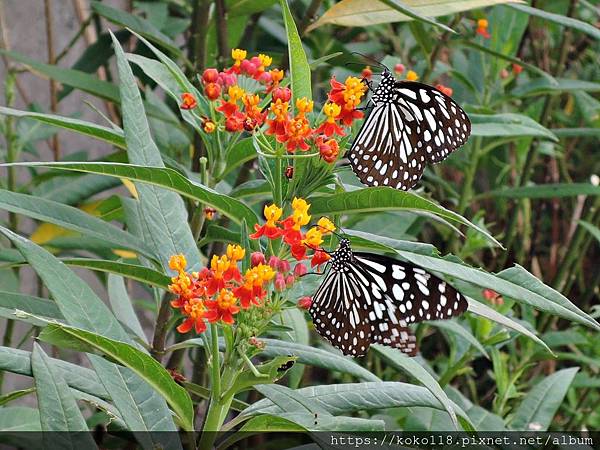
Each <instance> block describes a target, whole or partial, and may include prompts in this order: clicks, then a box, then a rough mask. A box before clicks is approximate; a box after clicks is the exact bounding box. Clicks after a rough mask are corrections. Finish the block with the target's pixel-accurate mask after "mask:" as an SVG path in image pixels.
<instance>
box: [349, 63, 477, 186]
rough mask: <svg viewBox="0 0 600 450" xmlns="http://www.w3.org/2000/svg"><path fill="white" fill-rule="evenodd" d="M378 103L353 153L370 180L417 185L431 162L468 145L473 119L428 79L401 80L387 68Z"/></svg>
mask: <svg viewBox="0 0 600 450" xmlns="http://www.w3.org/2000/svg"><path fill="white" fill-rule="evenodd" d="M371 100H372V102H373V104H374V106H373V108H372V110H371V112H370V114H369V116H368V117H367V118H366V119H365V121H364V123H363V125H362V127H361V128H360V130H359V132H358V134H357V136H356V138H355V140H354V142H353V143H352V147H351V148H350V151H349V153H348V159H349V160H350V164H351V166H352V169H353V170H354V173H356V175H357V176H358V177H359V179H360V180H361V181H362V182H363V183H364V184H366V185H368V186H391V187H394V188H397V189H402V190H408V189H410V188H412V187H413V186H414V185H415V184H416V183H417V182H418V181H419V179H420V178H421V176H422V175H423V171H424V170H425V165H426V163H427V162H429V163H437V162H440V161H442V160H443V159H445V158H446V157H447V156H448V155H449V154H450V153H451V152H452V151H454V150H455V149H456V148H458V147H460V146H461V145H463V144H464V143H465V142H466V140H467V138H468V136H469V134H470V132H471V123H470V121H469V118H468V117H467V115H466V113H465V112H464V111H463V110H462V108H460V106H458V104H457V103H456V102H454V100H452V99H451V98H450V97H448V96H446V95H445V94H443V93H442V92H440V91H438V90H437V89H435V88H433V87H431V86H428V85H426V84H422V83H416V82H409V81H395V80H394V78H393V76H392V75H391V74H390V73H389V72H384V73H383V75H382V81H381V83H380V84H379V86H378V87H377V89H376V91H375V93H374V94H373V96H372V99H371Z"/></svg>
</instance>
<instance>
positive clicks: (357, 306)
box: [308, 267, 371, 357]
mask: <svg viewBox="0 0 600 450" xmlns="http://www.w3.org/2000/svg"><path fill="white" fill-rule="evenodd" d="M365 304H366V303H365V299H364V291H363V289H361V287H360V286H359V285H358V284H357V283H356V282H355V281H354V279H353V278H351V277H348V276H347V275H346V274H345V272H344V271H340V270H335V269H333V268H332V267H330V268H329V270H328V272H327V274H326V275H325V278H324V280H323V282H322V283H321V285H320V286H319V288H318V289H317V292H316V293H315V295H314V296H313V300H312V304H311V307H310V309H309V311H308V312H309V313H310V315H311V317H312V319H313V323H314V325H315V329H316V330H317V332H318V333H319V334H320V335H321V336H322V337H323V338H325V339H327V340H328V341H329V342H330V343H331V345H333V346H334V347H336V348H338V349H340V350H341V351H342V353H343V354H344V355H351V356H355V357H356V356H362V355H364V354H365V353H366V352H367V350H368V349H369V346H370V344H371V333H370V327H369V324H368V321H367V320H366V311H365V309H364V306H363V305H365ZM367 314H368V312H367Z"/></svg>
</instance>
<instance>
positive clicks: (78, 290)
mask: <svg viewBox="0 0 600 450" xmlns="http://www.w3.org/2000/svg"><path fill="white" fill-rule="evenodd" d="M0 233H2V234H4V235H5V236H6V237H7V238H8V239H10V240H11V241H12V243H13V244H14V246H15V247H16V248H17V249H18V250H19V251H20V252H21V254H22V255H23V256H24V257H25V259H27V261H28V262H29V264H30V265H31V267H32V268H33V269H34V270H35V271H36V272H37V274H38V275H39V276H40V278H41V279H42V281H43V282H44V284H45V286H46V287H47V288H48V291H49V292H50V294H51V295H52V297H53V298H54V300H55V301H56V304H57V306H58V307H59V309H60V312H61V314H62V315H63V317H64V318H65V320H66V321H67V322H68V323H69V324H70V325H73V326H76V327H79V328H84V329H87V330H90V331H92V332H95V333H102V334H103V335H104V336H106V337H108V338H111V339H115V340H118V341H122V342H132V341H131V339H130V337H129V335H128V334H127V332H126V331H125V330H124V329H123V327H121V325H120V324H119V322H118V321H117V319H116V318H115V317H114V315H113V314H112V312H111V311H110V310H109V309H108V307H107V306H106V305H105V304H104V302H103V301H102V300H100V298H98V296H97V295H96V294H95V293H94V291H93V290H92V289H91V288H90V287H89V286H88V284H87V283H85V282H84V281H83V280H81V278H79V277H78V276H76V275H75V274H74V273H73V272H72V271H71V270H70V269H68V268H67V266H65V265H64V264H63V263H61V262H60V261H59V260H57V259H56V258H55V257H54V256H53V255H51V254H50V253H49V252H48V251H46V250H44V249H43V248H41V247H39V246H38V245H35V244H34V243H32V242H31V241H28V240H27V239H25V238H23V237H21V236H19V235H17V234H15V233H13V232H12V231H10V230H8V229H6V228H3V227H0ZM90 361H91V363H92V366H93V367H94V370H96V372H97V373H98V376H99V379H100V381H101V382H102V383H103V384H104V386H105V389H106V391H108V392H111V393H112V394H113V395H114V397H113V402H114V404H115V406H116V407H117V408H118V409H119V411H120V413H121V417H122V418H123V420H124V421H125V423H127V426H128V427H130V429H132V430H136V431H142V430H145V431H156V430H160V431H175V424H174V423H173V420H172V419H171V418H170V416H169V410H168V408H167V405H166V403H165V401H164V399H163V398H161V397H160V396H159V395H158V394H157V393H156V392H155V391H154V390H153V389H152V387H151V386H150V385H148V384H147V383H146V382H145V381H144V380H142V379H140V378H139V377H137V376H136V375H135V374H134V373H132V372H131V371H130V370H129V369H126V368H123V367H119V366H116V365H114V364H111V363H109V362H107V361H105V360H103V359H102V358H100V357H95V356H93V355H90ZM138 439H140V440H141V441H147V443H145V446H149V447H152V445H154V443H155V444H156V445H171V441H173V439H172V437H170V436H168V434H155V435H152V434H149V433H145V434H141V435H138ZM148 441H149V442H148ZM176 448H177V447H176Z"/></svg>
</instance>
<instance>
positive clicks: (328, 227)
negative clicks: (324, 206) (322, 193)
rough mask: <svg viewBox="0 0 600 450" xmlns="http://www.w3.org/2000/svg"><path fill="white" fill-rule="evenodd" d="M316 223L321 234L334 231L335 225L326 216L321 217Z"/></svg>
mask: <svg viewBox="0 0 600 450" xmlns="http://www.w3.org/2000/svg"><path fill="white" fill-rule="evenodd" d="M317 225H318V227H319V229H320V230H321V233H323V234H330V233H333V232H334V231H335V225H334V224H333V222H332V221H331V220H329V219H328V218H327V217H321V218H320V219H319V221H318V222H317Z"/></svg>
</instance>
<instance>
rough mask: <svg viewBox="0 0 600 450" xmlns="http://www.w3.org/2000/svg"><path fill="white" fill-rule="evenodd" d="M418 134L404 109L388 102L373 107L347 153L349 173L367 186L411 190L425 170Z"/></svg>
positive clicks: (412, 117) (410, 115)
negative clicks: (352, 172) (350, 167)
mask: <svg viewBox="0 0 600 450" xmlns="http://www.w3.org/2000/svg"><path fill="white" fill-rule="evenodd" d="M420 132H421V128H420V126H419V124H418V123H417V121H416V120H415V115H414V114H413V113H412V112H410V111H409V109H408V108H407V107H405V106H402V105H397V104H395V103H389V102H386V103H379V104H377V105H375V106H374V107H373V109H372V110H371V113H370V114H369V116H368V117H367V118H366V119H365V121H364V122H363V124H362V126H361V128H360V130H359V132H358V134H357V136H356V138H355V139H354V142H353V143H352V147H351V148H350V151H349V153H348V159H349V160H350V165H351V166H352V170H353V171H354V173H355V174H356V175H357V176H358V178H359V179H360V180H361V182H362V183H363V184H366V185H367V186H391V187H394V188H396V189H402V190H408V189H410V188H411V187H412V186H414V185H415V184H416V183H417V181H419V179H420V178H421V175H422V174H423V170H424V168H425V160H426V156H425V153H424V148H422V149H421V150H418V147H417V144H418V136H419V133H420Z"/></svg>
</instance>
